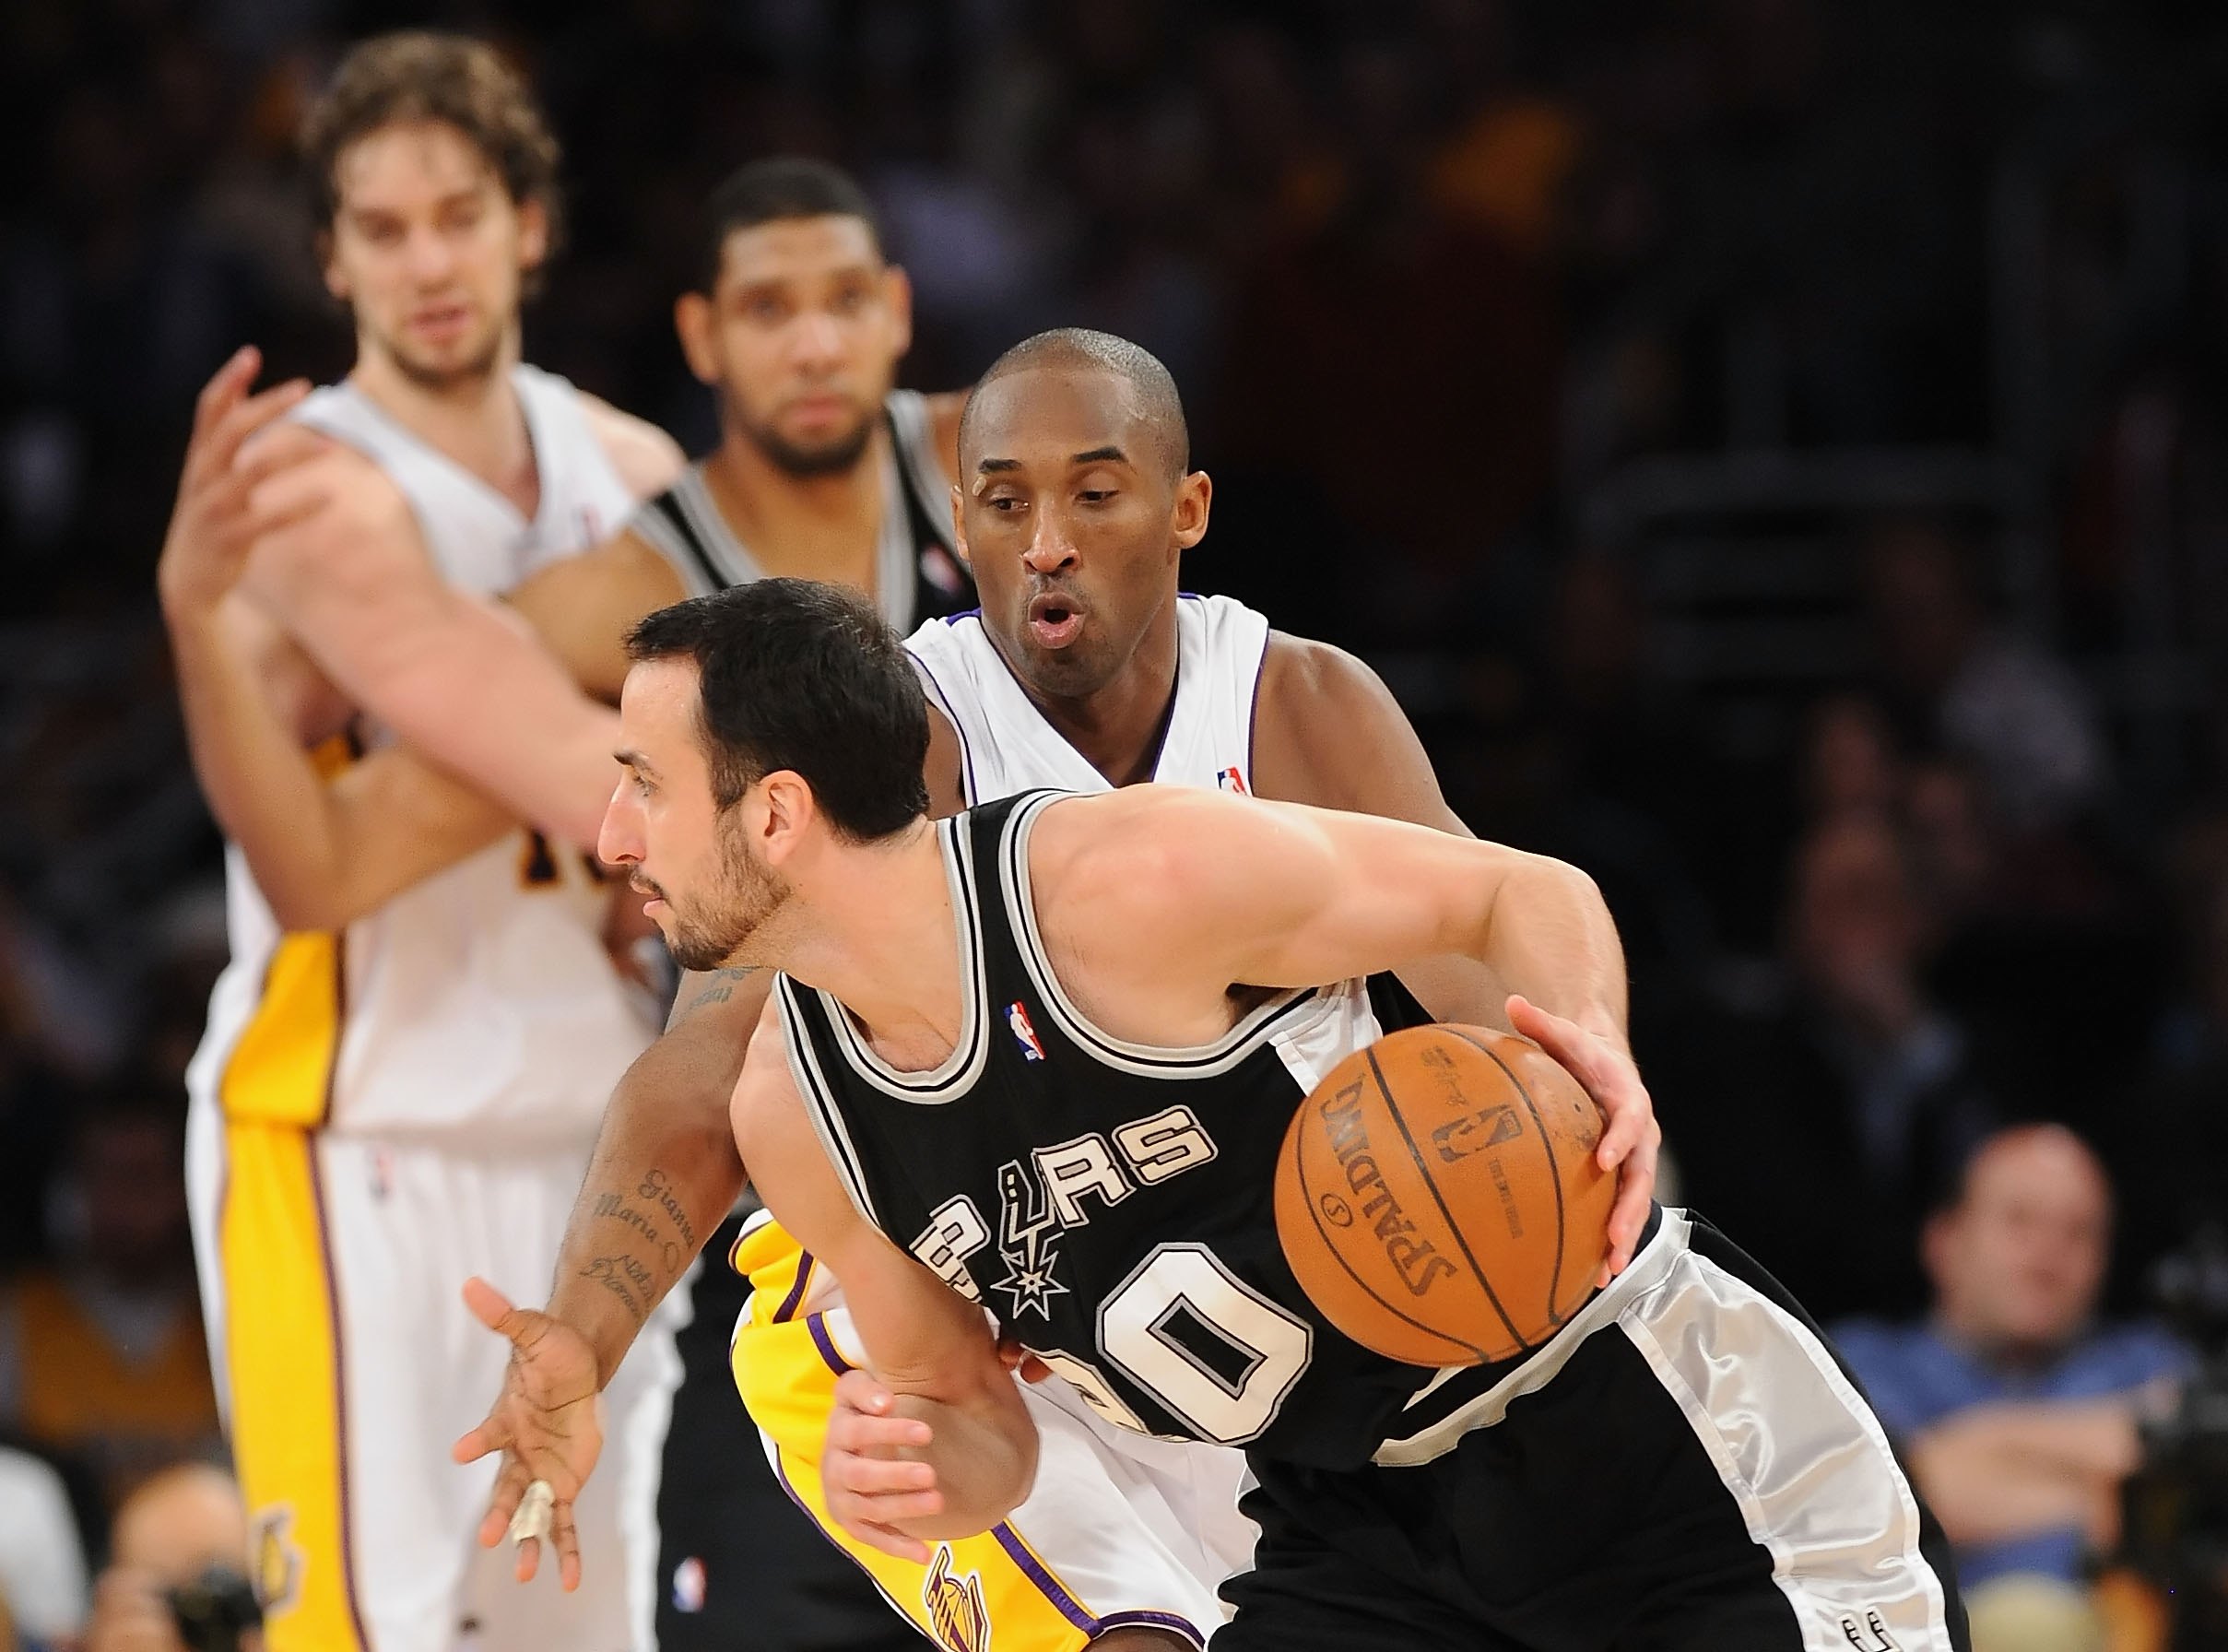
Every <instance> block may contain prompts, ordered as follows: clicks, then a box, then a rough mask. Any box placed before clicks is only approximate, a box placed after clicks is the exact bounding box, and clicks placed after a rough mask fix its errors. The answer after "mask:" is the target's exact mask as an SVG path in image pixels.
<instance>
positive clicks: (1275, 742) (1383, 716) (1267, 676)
mask: <svg viewBox="0 0 2228 1652" xmlns="http://www.w3.org/2000/svg"><path fill="white" fill-rule="evenodd" d="M1417 763H1421V764H1422V771H1421V773H1422V778H1423V780H1424V781H1426V782H1428V783H1429V785H1430V789H1431V792H1432V798H1433V800H1434V801H1435V800H1436V797H1437V793H1438V786H1437V783H1436V781H1435V780H1433V779H1432V775H1431V768H1430V764H1429V762H1428V761H1425V760H1424V759H1423V757H1422V748H1421V746H1420V742H1419V741H1418V740H1417V738H1416V733H1415V730H1414V728H1413V727H1412V726H1410V725H1409V720H1408V714H1406V713H1405V712H1403V711H1402V710H1401V709H1400V702H1398V701H1397V700H1395V699H1394V698H1393V693H1392V690H1390V689H1388V688H1386V687H1385V679H1384V678H1381V677H1379V676H1378V675H1377V674H1376V672H1374V671H1373V670H1371V669H1370V668H1369V667H1368V666H1366V665H1364V664H1363V663H1362V661H1361V660H1359V659H1356V658H1355V657H1354V656H1353V655H1350V654H1349V653H1347V652H1346V650H1344V649H1343V648H1334V647H1333V646H1332V645H1331V644H1330V643H1318V642H1315V641H1314V640H1313V639H1311V638H1307V637H1295V636H1292V635H1291V634H1290V633H1289V632H1286V631H1271V632H1270V633H1269V639H1268V651H1267V654H1266V655H1264V656H1263V657H1262V661H1261V681H1260V686H1259V688H1258V689H1257V690H1256V691H1255V721H1254V789H1255V792H1257V793H1258V794H1259V795H1260V796H1264V797H1274V798H1277V799H1279V800H1280V801H1282V802H1286V803H1310V804H1314V805H1315V806H1316V807H1318V808H1345V809H1355V810H1360V811H1362V812H1363V813H1367V814H1391V813H1399V814H1403V815H1404V816H1408V818H1413V816H1409V815H1408V811H1406V810H1403V809H1395V808H1388V807H1386V803H1387V799H1386V798H1385V796H1384V795H1383V785H1382V782H1383V780H1384V779H1385V777H1386V775H1387V772H1388V770H1389V771H1390V772H1391V773H1396V774H1407V775H1408V776H1409V778H1411V779H1412V778H1413V774H1412V771H1413V769H1414V767H1415V765H1416V764H1417ZM1441 807H1442V808H1444V805H1441Z"/></svg>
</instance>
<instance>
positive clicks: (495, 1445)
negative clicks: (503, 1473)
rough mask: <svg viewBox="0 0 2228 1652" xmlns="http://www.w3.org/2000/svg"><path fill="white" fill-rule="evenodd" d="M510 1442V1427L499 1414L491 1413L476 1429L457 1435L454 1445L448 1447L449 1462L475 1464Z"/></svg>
mask: <svg viewBox="0 0 2228 1652" xmlns="http://www.w3.org/2000/svg"><path fill="white" fill-rule="evenodd" d="M511 1440H512V1434H511V1425H510V1424H509V1423H507V1422H504V1421H503V1420H502V1417H501V1413H499V1412H492V1411H491V1412H489V1415H488V1420H487V1421H486V1422H482V1423H481V1424H480V1425H479V1426H478V1427H477V1428H474V1429H469V1430H467V1431H466V1432H465V1433H464V1434H459V1435H457V1437H456V1444H455V1445H452V1446H450V1447H449V1460H450V1461H451V1462H456V1463H477V1461H479V1459H480V1458H481V1457H486V1456H487V1455H488V1453H489V1452H490V1451H501V1449H502V1448H503V1447H504V1446H506V1445H510V1444H511Z"/></svg>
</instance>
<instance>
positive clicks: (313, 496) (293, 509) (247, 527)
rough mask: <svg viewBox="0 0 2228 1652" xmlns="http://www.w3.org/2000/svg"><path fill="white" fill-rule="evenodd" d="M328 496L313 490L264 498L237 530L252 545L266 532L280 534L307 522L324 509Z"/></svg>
mask: <svg viewBox="0 0 2228 1652" xmlns="http://www.w3.org/2000/svg"><path fill="white" fill-rule="evenodd" d="M329 498H330V496H329V495H327V494H324V493H314V492H313V493H301V494H296V495H294V496H293V497H291V498H287V499H275V500H266V501H263V503H262V504H261V505H260V507H259V508H257V509H255V510H253V512H252V513H250V514H249V515H248V516H247V517H245V518H244V519H243V520H242V522H241V523H240V524H239V525H238V530H237V531H238V532H239V534H240V536H241V537H242V538H243V539H245V540H246V541H247V542H248V543H249V544H251V545H253V543H254V541H256V540H257V539H260V538H262V537H264V536H265V535H266V534H282V533H284V532H286V530H287V529H289V528H290V527H292V526H294V525H296V524H298V523H303V522H307V521H308V520H309V519H310V518H311V517H312V516H314V515H316V514H317V513H318V512H320V511H322V510H324V507H325V505H326V503H327V502H328V500H329Z"/></svg>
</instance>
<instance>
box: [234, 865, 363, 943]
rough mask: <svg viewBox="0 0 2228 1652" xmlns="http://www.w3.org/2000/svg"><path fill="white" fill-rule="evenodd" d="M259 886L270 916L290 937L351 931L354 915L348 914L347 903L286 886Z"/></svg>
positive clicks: (258, 883) (259, 882) (263, 884)
mask: <svg viewBox="0 0 2228 1652" xmlns="http://www.w3.org/2000/svg"><path fill="white" fill-rule="evenodd" d="M256 885H257V887H258V888H259V889H261V890H262V891H263V899H264V903H265V905H267V906H268V907H270V909H271V916H272V917H274V918H275V919H277V922H278V926H279V927H280V928H281V929H283V930H285V931H286V932H287V933H288V934H289V935H325V934H331V933H332V932H334V931H336V930H338V929H345V928H346V927H348V920H349V919H350V918H351V917H352V916H354V915H355V914H352V913H349V912H348V911H347V910H346V909H345V907H344V903H341V902H340V901H337V900H336V899H333V898H332V897H331V896H329V895H327V894H325V893H324V892H323V891H309V890H289V889H288V888H287V887H286V886H285V885H284V884H278V885H276V886H274V885H272V884H268V883H265V882H264V881H263V880H262V879H257V880H256Z"/></svg>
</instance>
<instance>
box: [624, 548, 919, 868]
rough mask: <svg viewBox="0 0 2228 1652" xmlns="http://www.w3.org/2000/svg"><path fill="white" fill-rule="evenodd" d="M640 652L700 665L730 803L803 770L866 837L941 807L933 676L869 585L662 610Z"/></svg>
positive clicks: (842, 823) (824, 802)
mask: <svg viewBox="0 0 2228 1652" xmlns="http://www.w3.org/2000/svg"><path fill="white" fill-rule="evenodd" d="M627 657H628V658H630V659H633V660H675V659H689V660H693V661H695V663H696V668H697V671H698V674H699V688H698V702H697V718H698V735H699V737H701V739H702V741H703V744H704V755H705V758H706V761H707V763H708V765H709V767H710V769H711V771H712V796H713V802H714V803H715V804H717V805H718V807H719V808H723V809H725V808H732V807H733V806H734V805H735V803H736V800H737V798H739V797H741V796H742V795H743V794H744V793H745V792H746V791H748V790H749V789H750V787H751V786H752V785H754V784H755V783H756V782H758V781H759V780H760V779H762V778H763V777H764V776H766V775H768V774H771V773H774V772H775V771H777V770H781V769H791V770H794V771H796V773H799V774H801V775H803V776H804V777H805V782H806V784H807V785H809V786H811V788H812V796H813V798H814V800H815V801H816V802H818V803H819V808H820V812H821V813H822V814H824V815H826V816H827V817H828V820H829V821H830V823H831V824H832V825H833V826H834V827H835V829H836V830H837V832H841V833H842V834H843V836H844V837H847V838H849V839H851V840H852V841H853V842H855V843H871V842H873V841H874V840H876V839H878V838H885V837H888V836H890V833H892V832H898V831H901V830H902V829H903V828H904V827H906V826H909V825H911V824H912V823H913V822H914V820H919V819H920V818H921V816H923V815H925V814H926V813H927V812H928V787H927V785H926V783H925V781H924V780H923V779H922V778H921V767H922V764H923V763H924V762H925V761H926V759H927V756H928V702H927V701H926V699H925V697H924V696H923V694H922V692H921V679H920V678H919V677H918V676H917V675H916V674H915V673H914V667H913V657H912V656H911V655H908V654H907V653H906V652H905V645H904V643H902V642H901V641H900V640H899V638H898V634H897V632H896V631H893V630H891V629H890V626H889V624H888V623H887V622H886V621H884V619H882V617H881V615H879V614H878V613H877V612H876V611H875V608H874V605H873V604H872V603H870V602H868V601H867V600H866V598H865V597H864V596H860V595H859V594H858V593H857V592H855V591H853V590H850V589H849V588H847V587H845V586H843V585H831V584H825V583H823V582H821V581H819V580H809V579H760V580H753V581H751V582H749V584H740V585H734V586H730V587H729V588H728V589H726V590H725V591H721V592H718V593H716V594H714V595H713V596H696V597H691V598H690V600H688V601H687V602H677V603H675V604H674V605H673V606H672V607H671V608H660V609H658V611H657V612H656V613H654V614H652V615H651V616H650V617H649V618H647V619H644V620H643V621H642V623H641V624H639V625H637V626H636V627H635V628H634V629H633V630H632V631H630V632H629V633H628V634H627Z"/></svg>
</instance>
